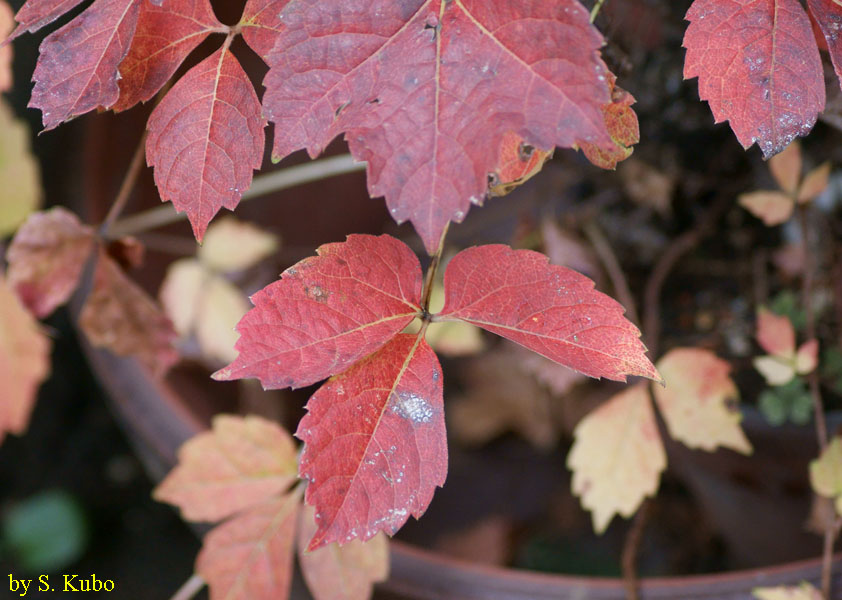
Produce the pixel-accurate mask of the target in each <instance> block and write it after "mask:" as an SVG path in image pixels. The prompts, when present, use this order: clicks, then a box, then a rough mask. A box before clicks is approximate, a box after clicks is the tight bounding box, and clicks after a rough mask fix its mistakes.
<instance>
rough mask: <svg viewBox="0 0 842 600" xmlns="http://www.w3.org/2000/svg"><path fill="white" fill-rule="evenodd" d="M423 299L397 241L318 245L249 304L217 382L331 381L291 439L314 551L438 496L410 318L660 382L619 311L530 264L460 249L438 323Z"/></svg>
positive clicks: (433, 444)
mask: <svg viewBox="0 0 842 600" xmlns="http://www.w3.org/2000/svg"><path fill="white" fill-rule="evenodd" d="M421 293H422V273H421V267H420V264H419V261H418V259H417V257H416V256H415V255H414V254H413V253H412V252H411V251H410V249H409V248H408V247H407V246H406V245H405V244H403V243H402V242H400V241H398V240H396V239H395V238H392V237H389V236H380V237H374V236H367V235H352V236H350V237H349V238H348V240H347V241H346V242H343V243H335V244H328V245H325V246H322V247H321V248H320V249H319V251H318V256H315V257H311V258H307V259H305V260H303V261H301V262H299V263H298V264H296V265H294V266H292V267H290V268H289V269H287V270H286V271H285V272H284V274H283V276H282V278H281V279H280V280H279V281H276V282H275V283H273V284H270V285H269V286H267V287H266V288H265V289H263V290H262V291H260V292H258V293H257V294H255V295H254V296H253V297H252V302H253V303H254V305H255V307H254V308H253V309H252V310H251V311H249V313H247V314H246V316H245V317H244V318H243V319H242V321H240V323H239V325H238V327H237V329H238V331H239V332H240V334H241V337H240V340H239V342H238V343H237V350H238V351H239V356H238V358H237V359H236V360H235V361H234V362H233V363H232V364H231V365H229V366H228V367H226V368H224V369H221V370H220V371H218V372H217V373H216V374H215V375H214V377H215V378H216V379H220V380H230V379H238V378H243V377H256V378H258V379H259V380H260V381H261V383H262V384H263V386H264V387H266V388H284V387H301V386H305V385H309V384H312V383H315V382H317V381H319V380H322V379H324V378H326V377H328V376H331V375H335V376H334V377H332V378H331V379H330V380H329V381H328V382H327V383H325V384H324V385H323V386H322V387H321V388H320V389H319V390H318V391H317V392H316V393H315V394H314V395H313V397H312V398H311V399H310V401H309V403H308V405H307V410H308V414H307V415H306V416H305V417H304V418H303V419H302V420H301V422H300V424H299V427H298V431H297V432H296V435H297V436H298V437H299V438H300V439H301V440H303V441H304V443H305V446H304V450H303V451H302V455H301V460H300V464H299V475H300V476H301V477H302V478H305V479H307V480H308V481H309V485H308V486H307V495H306V499H307V502H308V504H311V505H313V506H314V507H315V509H316V522H317V524H318V530H317V531H316V533H315V535H314V537H313V539H312V540H311V541H310V548H311V549H315V548H318V547H320V546H322V545H324V544H328V543H331V542H340V543H343V542H346V541H349V540H352V539H355V538H359V539H363V540H365V539H369V538H370V537H372V536H373V535H375V534H376V533H377V532H378V531H386V532H387V533H389V534H392V533H394V532H395V531H397V529H398V528H399V527H400V526H401V525H403V523H404V522H405V521H406V520H407V518H408V517H409V515H410V514H412V515H414V516H415V517H416V518H417V517H419V516H420V515H421V514H422V513H423V512H424V510H425V509H426V507H427V505H428V504H429V502H430V500H431V499H432V495H433V492H434V490H435V487H436V486H440V485H442V484H443V483H444V479H445V475H446V472H447V444H446V436H445V429H444V407H443V400H442V389H443V380H442V371H441V367H440V365H439V362H438V359H437V358H436V355H435V353H434V352H433V350H432V349H431V348H430V346H429V345H428V344H427V342H426V341H425V339H424V332H425V327H422V328H421V330H420V332H419V333H418V334H409V333H401V332H402V331H403V330H404V328H405V327H406V326H407V325H409V323H410V322H411V321H412V320H413V319H415V318H423V319H425V322H427V321H429V320H433V321H465V322H468V323H472V324H474V325H477V326H479V327H481V328H483V329H486V330H487V331H490V332H493V333H496V334H498V335H501V336H503V337H505V338H508V339H510V340H513V341H515V342H517V343H519V344H521V345H523V346H525V347H527V348H529V349H531V350H534V351H535V352H538V353H539V354H541V355H543V356H546V357H547V358H550V359H552V360H554V361H556V362H558V363H561V364H563V365H565V366H568V367H570V368H572V369H574V370H576V371H579V372H581V373H584V374H586V375H589V376H592V377H606V378H609V379H615V380H620V381H625V379H626V376H627V375H640V376H644V377H650V378H659V376H658V373H657V371H656V370H655V367H654V366H653V365H652V364H651V362H650V361H649V360H648V359H647V358H646V356H645V348H644V346H643V344H642V343H641V341H640V339H639V332H638V330H637V329H636V328H635V327H634V325H632V324H631V323H630V322H629V321H628V320H626V319H625V317H623V308H622V306H620V305H619V304H618V303H617V302H615V301H614V300H612V299H611V298H609V297H608V296H605V295H604V294H601V293H599V292H597V291H595V290H594V289H593V282H592V281H591V280H589V279H587V278H586V277H584V276H582V275H580V274H578V273H576V272H575V271H571V270H570V269H567V268H565V267H559V266H554V265H550V264H549V263H548V260H547V257H545V256H543V255H541V254H538V253H536V252H531V251H528V250H519V251H515V250H512V249H511V248H509V247H508V246H502V245H491V246H480V247H474V248H469V249H467V250H464V251H462V252H460V253H459V254H457V255H456V256H455V257H454V258H453V259H452V260H451V261H450V263H449V265H448V267H447V270H446V271H445V276H444V293H445V305H444V308H443V309H442V311H441V312H440V313H438V314H436V315H433V316H429V315H427V313H426V311H425V308H423V307H422V296H421Z"/></svg>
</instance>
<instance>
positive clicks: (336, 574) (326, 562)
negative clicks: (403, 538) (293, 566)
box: [297, 504, 389, 600]
mask: <svg viewBox="0 0 842 600" xmlns="http://www.w3.org/2000/svg"><path fill="white" fill-rule="evenodd" d="M316 529H317V526H316V520H315V509H313V507H311V506H307V505H306V504H305V505H304V507H303V510H302V511H301V513H300V515H299V525H298V535H297V538H298V560H299V563H300V564H301V572H302V574H303V575H304V580H305V581H306V582H307V587H308V588H310V593H312V594H313V598H314V599H315V600H362V599H364V598H370V597H371V592H372V589H373V588H374V584H375V583H377V582H378V581H385V580H386V578H387V577H388V576H389V540H388V538H387V537H386V534H384V533H383V532H382V531H381V532H380V533H378V534H377V535H376V536H374V537H373V538H371V539H370V540H368V541H367V542H362V541H360V540H352V541H350V542H348V543H347V544H344V545H343V546H339V545H338V544H330V545H328V546H324V547H322V548H319V549H318V550H314V551H312V552H308V551H307V544H308V543H309V542H310V539H311V538H312V537H313V536H314V535H315V534H316Z"/></svg>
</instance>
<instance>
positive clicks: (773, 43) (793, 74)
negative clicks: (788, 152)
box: [684, 0, 825, 158]
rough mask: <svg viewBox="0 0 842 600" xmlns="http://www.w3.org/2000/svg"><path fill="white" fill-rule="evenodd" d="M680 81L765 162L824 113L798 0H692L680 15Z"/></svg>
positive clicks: (817, 68) (816, 60) (817, 64)
mask: <svg viewBox="0 0 842 600" xmlns="http://www.w3.org/2000/svg"><path fill="white" fill-rule="evenodd" d="M686 18H687V20H688V21H690V25H689V26H688V27H687V33H686V35H685V36H684V47H685V48H687V57H686V59H685V63H684V77H685V78H686V79H690V78H693V77H698V78H699V96H701V98H702V100H707V101H708V103H709V104H710V109H711V111H712V112H713V116H714V118H715V119H716V122H717V123H719V122H721V121H726V120H727V121H730V122H731V129H733V130H734V133H735V134H736V135H737V139H738V140H739V141H740V143H741V144H742V145H743V147H744V148H748V147H749V146H751V145H752V144H753V143H755V142H757V145H758V146H760V149H761V150H762V151H763V156H764V157H766V158H769V157H771V156H773V155H775V154H777V153H778V152H780V151H781V150H783V149H784V148H786V146H787V145H788V144H789V143H790V142H791V141H792V140H793V139H794V138H795V137H796V136H803V135H806V134H807V133H809V132H810V130H811V129H812V128H813V125H815V123H816V117H817V115H818V113H820V112H821V111H822V110H823V109H824V102H825V85H824V76H823V74H822V65H821V57H820V56H819V51H818V48H817V47H816V42H815V38H814V37H813V30H812V28H811V26H810V20H809V18H808V17H807V14H806V13H805V12H804V9H803V8H802V7H801V4H800V3H799V2H798V0H696V1H695V2H694V3H693V5H692V6H691V7H690V10H689V11H687V17H686Z"/></svg>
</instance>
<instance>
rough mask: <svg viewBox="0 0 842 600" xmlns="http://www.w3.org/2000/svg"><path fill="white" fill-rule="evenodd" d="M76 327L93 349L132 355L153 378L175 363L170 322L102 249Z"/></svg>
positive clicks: (173, 333)
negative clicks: (91, 287)
mask: <svg viewBox="0 0 842 600" xmlns="http://www.w3.org/2000/svg"><path fill="white" fill-rule="evenodd" d="M79 326H80V327H81V328H82V331H83V332H84V333H85V335H87V336H88V340H89V341H90V342H91V344H93V345H94V346H100V347H104V348H108V349H109V350H111V351H112V352H114V353H115V354H117V355H119V356H134V357H136V358H137V359H138V360H139V361H140V362H141V363H143V365H144V366H145V367H146V368H147V369H149V370H150V371H151V372H152V373H153V375H155V376H158V377H160V376H163V375H164V373H166V372H167V370H169V368H170V367H171V366H172V365H174V364H175V363H176V362H177V361H178V353H177V352H176V351H175V349H174V348H173V347H172V342H173V340H174V339H175V337H176V335H175V331H174V330H173V328H172V323H170V320H169V319H168V318H167V317H166V316H165V315H164V313H163V311H162V310H161V309H160V308H159V307H158V305H157V304H155V302H154V300H152V298H150V297H149V296H148V295H147V294H146V292H144V291H143V290H142V289H141V288H140V287H138V285H137V284H136V283H134V282H133V281H132V280H131V279H129V278H128V277H127V276H126V275H125V273H123V271H122V270H121V269H120V267H119V266H118V265H117V263H115V262H114V261H113V260H112V259H111V258H109V257H108V255H106V254H105V252H104V251H103V250H99V257H98V259H97V265H96V270H95V271H94V283H93V289H92V290H91V293H90V295H89V296H88V299H87V300H86V301H85V305H84V306H83V307H82V312H81V313H80V315H79Z"/></svg>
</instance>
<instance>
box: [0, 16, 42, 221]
mask: <svg viewBox="0 0 842 600" xmlns="http://www.w3.org/2000/svg"><path fill="white" fill-rule="evenodd" d="M2 8H3V4H0V9H2ZM2 37H3V36H2V35H0V39H2ZM2 52H3V49H0V54H2ZM0 60H2V56H0ZM2 68H3V66H2V64H0V70H2ZM0 79H2V73H0ZM0 84H2V82H0ZM0 91H2V87H0ZM0 132H2V134H0V190H2V193H0V198H2V200H0V237H3V236H6V235H8V234H10V233H12V232H13V231H15V230H16V229H17V228H18V227H19V226H20V225H21V223H23V222H24V221H25V220H26V217H28V216H29V214H30V213H32V212H33V211H35V210H36V209H37V208H38V207H39V206H40V205H41V196H42V191H41V172H40V170H39V168H38V162H37V161H36V160H35V157H34V156H33V155H32V152H31V150H30V145H29V128H28V127H27V126H26V124H25V123H24V122H23V121H20V120H18V119H16V118H15V116H14V113H13V112H12V109H11V107H10V106H9V105H8V104H7V103H6V101H5V100H4V99H3V98H0Z"/></svg>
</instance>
